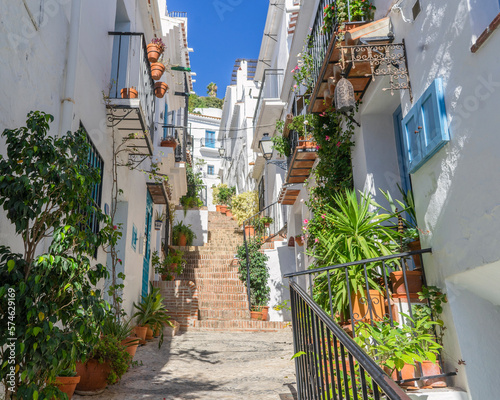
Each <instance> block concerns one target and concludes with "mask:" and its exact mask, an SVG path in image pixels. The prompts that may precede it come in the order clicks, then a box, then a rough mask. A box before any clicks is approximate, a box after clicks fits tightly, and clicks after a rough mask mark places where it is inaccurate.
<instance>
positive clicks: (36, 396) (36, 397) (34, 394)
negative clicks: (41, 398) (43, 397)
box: [33, 390, 38, 400]
mask: <svg viewBox="0 0 500 400" xmlns="http://www.w3.org/2000/svg"><path fill="white" fill-rule="evenodd" d="M33 400H38V391H37V390H35V391H34V392H33Z"/></svg>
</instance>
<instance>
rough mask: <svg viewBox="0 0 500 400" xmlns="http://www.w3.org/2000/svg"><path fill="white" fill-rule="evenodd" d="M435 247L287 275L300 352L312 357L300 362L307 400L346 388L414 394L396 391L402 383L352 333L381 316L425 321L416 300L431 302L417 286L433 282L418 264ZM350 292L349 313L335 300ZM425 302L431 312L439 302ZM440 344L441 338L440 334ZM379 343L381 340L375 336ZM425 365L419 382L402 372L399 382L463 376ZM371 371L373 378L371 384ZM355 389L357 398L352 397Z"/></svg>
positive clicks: (374, 394) (367, 394) (366, 393)
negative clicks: (428, 371)
mask: <svg viewBox="0 0 500 400" xmlns="http://www.w3.org/2000/svg"><path fill="white" fill-rule="evenodd" d="M429 252H431V249H424V250H417V251H414V252H407V253H400V254H395V255H390V256H384V257H378V258H373V259H367V260H362V261H358V262H351V263H347V264H341V265H335V266H331V267H324V268H318V269H310V270H307V271H300V272H295V273H291V274H286V275H285V277H287V278H290V291H291V300H292V301H291V306H292V321H293V330H294V345H295V352H301V351H302V352H304V353H305V354H306V355H305V356H302V357H299V358H297V360H296V370H297V381H298V386H299V391H300V393H301V397H299V398H307V399H313V398H337V397H336V396H335V395H334V396H333V397H326V395H325V394H326V393H342V391H344V392H343V393H344V398H353V399H358V398H360V399H364V400H365V399H372V398H376V399H377V398H380V392H378V390H379V389H381V391H382V392H384V393H385V394H386V395H387V398H389V399H408V397H406V395H404V396H403V394H402V392H401V391H399V392H398V393H395V392H393V393H392V394H391V393H390V391H392V390H395V385H393V384H394V382H392V381H391V380H390V379H389V377H388V376H387V375H385V374H384V372H383V371H382V370H381V369H380V367H379V366H378V365H377V360H372V359H370V358H369V357H368V356H367V354H366V353H365V352H364V351H363V350H362V349H361V348H360V347H359V346H358V345H357V344H356V343H355V342H354V341H353V339H352V337H356V335H357V327H358V326H359V324H362V323H366V324H371V325H373V324H374V322H375V321H384V323H386V324H388V325H390V326H391V328H395V327H396V326H399V325H400V324H405V325H408V324H410V325H411V324H413V323H415V324H418V323H419V319H418V318H417V315H416V314H415V312H414V311H413V306H412V303H414V304H415V303H419V305H420V306H422V304H424V303H422V301H419V299H418V296H417V295H416V293H413V291H414V290H415V287H418V286H419V284H420V287H421V285H425V284H426V280H425V274H424V272H423V269H422V270H420V269H419V270H418V271H417V270H416V269H415V267H414V266H415V265H418V264H420V265H423V260H422V254H424V253H429ZM410 269H413V270H414V272H411V271H410ZM394 272H396V273H398V274H399V275H397V280H396V279H394V277H395V276H396V275H394V276H391V281H392V284H391V281H389V276H390V274H391V273H394ZM420 273H421V275H420ZM354 276H357V277H358V279H357V280H356V281H355V282H356V284H357V286H356V288H354V286H353V283H352V281H351V280H352V279H354V278H353V277H354ZM415 276H417V277H419V279H420V283H418V279H417V284H416V286H413V285H414V281H413V279H414V278H415ZM359 277H362V278H359ZM410 278H411V279H412V281H410ZM359 279H361V280H362V283H361V281H360V280H359ZM410 282H411V283H410ZM374 285H376V286H377V287H375V286H374ZM417 290H418V289H417ZM421 290H422V289H420V290H419V291H421ZM307 292H309V294H307ZM344 292H345V298H346V300H345V301H347V308H346V309H345V311H344V312H345V314H344V315H341V313H339V311H338V309H339V307H338V304H336V305H335V302H336V300H337V301H338V299H339V297H338V294H339V293H344ZM318 303H319V304H318ZM425 305H427V306H428V307H429V309H430V307H431V302H430V301H427V302H426V304H425ZM408 316H409V319H408ZM339 324H341V325H342V326H341V325H339ZM434 333H435V331H434ZM349 335H350V336H349ZM436 342H439V341H438V340H437V338H436ZM373 344H374V345H379V343H377V342H376V341H375V340H373ZM339 359H340V360H339ZM417 365H418V366H419V364H418V363H417ZM418 370H419V371H420V376H419V377H416V378H411V379H403V378H402V375H401V373H400V371H396V380H397V382H398V383H401V384H404V383H408V382H415V381H419V380H426V379H435V378H444V377H446V376H451V375H455V373H445V374H439V375H433V376H423V373H422V370H421V367H420V366H419V367H418ZM366 375H368V376H370V377H371V384H370V382H369V381H368V380H367V376H366ZM348 388H349V389H348ZM396 388H397V387H396ZM356 391H357V392H358V393H356ZM347 392H350V395H351V396H352V397H348V396H347V395H346V393H347ZM321 394H323V395H325V397H321V396H320V395H321ZM358 395H359V396H360V397H357V396H358ZM361 395H362V396H361ZM394 396H396V397H394ZM398 396H399V397H398ZM340 398H342V397H340Z"/></svg>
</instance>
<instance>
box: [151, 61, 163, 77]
mask: <svg viewBox="0 0 500 400" xmlns="http://www.w3.org/2000/svg"><path fill="white" fill-rule="evenodd" d="M164 72H165V66H164V65H163V64H162V63H159V62H155V63H152V64H151V76H152V77H153V79H154V80H155V81H157V80H159V79H160V78H161V76H162V75H163V73H164Z"/></svg>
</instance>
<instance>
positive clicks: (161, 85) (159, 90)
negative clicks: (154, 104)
mask: <svg viewBox="0 0 500 400" xmlns="http://www.w3.org/2000/svg"><path fill="white" fill-rule="evenodd" d="M167 90H168V85H167V84H166V83H165V82H155V96H156V97H158V98H159V99H162V98H163V96H165V93H167Z"/></svg>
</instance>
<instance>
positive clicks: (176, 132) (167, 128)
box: [163, 125, 188, 162]
mask: <svg viewBox="0 0 500 400" xmlns="http://www.w3.org/2000/svg"><path fill="white" fill-rule="evenodd" d="M171 138H173V139H175V140H176V142H177V147H176V148H175V151H174V153H175V161H176V162H181V161H184V162H185V161H186V160H187V151H188V143H187V142H188V135H187V129H186V128H185V127H184V126H178V125H163V140H166V139H171Z"/></svg>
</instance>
